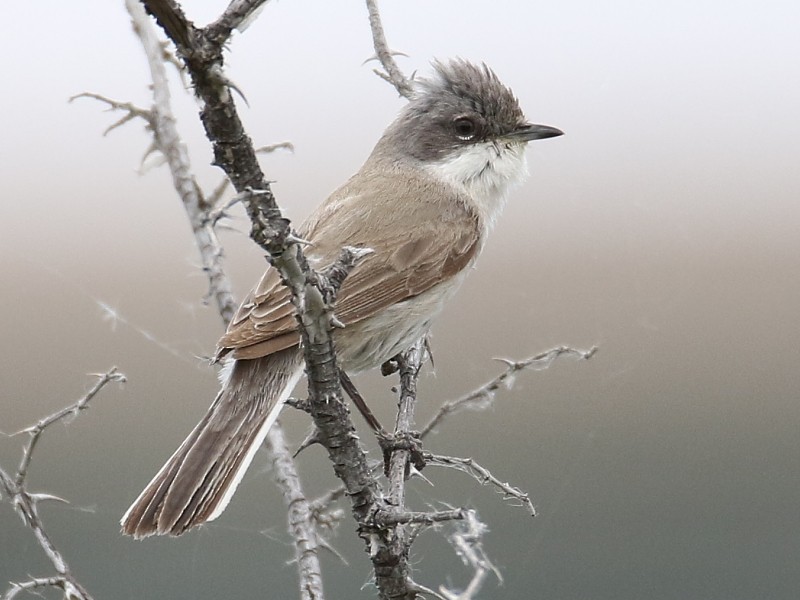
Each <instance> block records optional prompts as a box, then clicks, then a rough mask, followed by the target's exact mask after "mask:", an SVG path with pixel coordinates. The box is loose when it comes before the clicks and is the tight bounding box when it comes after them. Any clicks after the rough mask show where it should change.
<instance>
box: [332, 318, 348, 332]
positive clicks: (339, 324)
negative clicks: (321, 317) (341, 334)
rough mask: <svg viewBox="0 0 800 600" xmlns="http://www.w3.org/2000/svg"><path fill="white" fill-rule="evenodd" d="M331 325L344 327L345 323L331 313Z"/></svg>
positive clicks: (337, 327)
mask: <svg viewBox="0 0 800 600" xmlns="http://www.w3.org/2000/svg"><path fill="white" fill-rule="evenodd" d="M331 327H333V328H334V329H344V328H345V324H344V323H342V322H341V321H340V320H339V319H338V318H337V317H336V315H331Z"/></svg>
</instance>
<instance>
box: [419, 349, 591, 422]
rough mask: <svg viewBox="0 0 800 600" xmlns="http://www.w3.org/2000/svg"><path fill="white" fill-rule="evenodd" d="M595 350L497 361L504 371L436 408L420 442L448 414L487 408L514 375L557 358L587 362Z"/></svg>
mask: <svg viewBox="0 0 800 600" xmlns="http://www.w3.org/2000/svg"><path fill="white" fill-rule="evenodd" d="M597 350H598V347H597V346H592V347H591V348H590V349H589V350H578V349H575V348H570V347H569V346H559V347H557V348H552V349H550V350H547V351H546V352H542V353H540V354H537V355H536V356H532V357H530V358H526V359H524V360H520V361H511V360H508V359H504V358H503V359H498V360H500V361H501V362H503V363H505V365H506V370H505V372H503V373H501V374H500V375H498V376H497V377H495V378H494V379H492V380H491V381H489V382H487V383H485V384H483V385H482V386H480V387H479V388H477V389H476V390H473V391H472V392H470V393H469V394H467V395H466V396H462V397H461V398H456V399H455V400H450V401H449V402H445V403H444V404H442V406H441V407H439V411H438V412H437V413H436V414H435V415H434V417H433V418H432V419H431V420H430V421H429V422H428V424H427V425H425V427H423V428H422V431H420V434H419V437H420V438H424V437H425V436H427V435H428V434H429V433H430V432H431V431H433V430H434V429H435V428H436V427H437V426H438V425H439V424H440V423H441V422H442V421H443V420H444V418H445V417H447V416H448V415H450V414H453V413H456V412H458V411H459V410H462V409H465V408H482V407H483V405H486V404H490V403H491V401H492V400H493V399H494V393H495V392H496V391H497V390H498V389H499V388H500V386H501V385H503V384H505V385H506V386H507V387H509V388H511V387H512V386H513V385H514V375H516V373H517V372H519V371H523V370H525V369H533V370H535V371H543V370H544V369H547V368H549V367H550V365H551V364H552V363H553V361H554V360H556V359H557V358H559V357H560V356H576V357H578V358H579V359H582V360H589V359H590V358H592V357H593V356H594V355H595V354H596V353H597Z"/></svg>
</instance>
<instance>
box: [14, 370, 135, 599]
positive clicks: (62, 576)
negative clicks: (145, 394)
mask: <svg viewBox="0 0 800 600" xmlns="http://www.w3.org/2000/svg"><path fill="white" fill-rule="evenodd" d="M97 377H98V379H97V382H96V383H95V384H94V385H93V386H92V388H91V389H90V390H89V391H88V392H86V394H85V395H84V396H83V397H82V398H80V399H79V400H78V401H76V402H74V403H73V404H70V405H69V406H67V407H65V408H62V409H61V410H59V411H56V412H54V413H53V414H51V415H49V416H47V417H44V418H43V419H40V420H39V421H38V422H37V423H35V424H34V425H31V426H30V427H26V428H25V429H22V430H20V431H18V432H17V433H15V434H14V435H22V434H27V435H29V436H30V438H29V439H28V443H27V444H26V445H25V446H24V448H23V451H22V458H21V459H20V463H19V466H18V467H17V472H16V473H15V474H14V475H13V476H11V475H9V474H8V473H7V472H6V471H5V470H4V469H3V468H2V467H0V489H2V492H3V494H4V495H5V497H6V498H8V500H9V501H10V502H11V504H12V505H13V507H14V510H15V511H16V512H17V514H18V515H19V516H20V518H21V519H22V521H23V522H24V523H25V525H26V526H27V527H28V528H30V529H31V531H33V534H34V536H35V537H36V540H37V541H38V542H39V545H40V546H41V548H42V550H44V553H45V554H46V555H47V558H48V559H49V560H50V562H51V563H52V564H53V567H54V568H55V570H56V573H58V575H57V576H55V577H35V578H31V579H29V580H27V581H23V582H16V583H14V582H12V583H11V586H10V587H9V588H8V590H7V591H6V593H5V594H4V596H3V600H10V599H11V598H13V597H14V596H16V595H17V594H18V593H19V592H21V591H30V590H35V589H39V588H43V587H58V588H61V589H62V590H63V591H64V597H65V598H75V599H77V600H91V599H92V597H91V595H90V594H89V592H87V591H86V589H85V588H84V587H83V586H82V585H81V584H80V582H78V580H77V579H76V578H75V576H74V575H73V574H72V571H71V570H70V567H69V565H68V564H67V561H66V560H65V559H64V556H63V555H62V554H61V552H59V551H58V549H57V548H56V547H55V545H54V544H53V542H52V540H51V539H50V536H49V535H48V534H47V532H46V531H45V529H44V523H43V522H42V518H41V516H40V515H39V503H40V502H42V501H45V500H55V501H60V502H65V500H62V499H61V498H58V497H57V496H53V495H51V494H42V493H31V492H29V491H28V489H27V477H28V470H29V468H30V466H31V460H32V458H33V452H34V450H35V449H36V445H37V443H38V442H39V439H40V438H41V436H42V434H43V433H44V431H45V430H46V429H47V428H48V427H50V426H51V425H53V424H54V423H57V422H59V421H64V420H67V419H69V418H73V417H75V416H77V415H78V414H79V413H80V412H81V411H83V410H86V409H88V408H89V402H91V400H92V398H94V397H95V396H96V395H97V394H98V393H99V392H100V390H102V389H103V388H104V387H105V386H106V385H108V384H109V383H111V382H112V381H116V382H118V383H124V382H125V376H124V375H123V374H122V373H120V372H119V371H118V370H117V368H116V367H112V368H111V369H109V370H108V371H107V372H106V373H103V374H100V375H98V376H97Z"/></svg>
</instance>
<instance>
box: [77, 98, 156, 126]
mask: <svg viewBox="0 0 800 600" xmlns="http://www.w3.org/2000/svg"><path fill="white" fill-rule="evenodd" d="M78 98H92V99H94V100H97V101H99V102H104V103H105V104H108V109H109V110H121V111H123V112H125V113H126V114H125V115H124V116H123V117H122V118H121V119H120V120H119V121H116V122H114V123H112V124H111V125H109V126H108V127H107V128H106V129H105V131H103V135H104V136H105V135H108V134H109V133H111V132H112V131H114V130H115V129H116V128H117V127H121V126H122V125H125V123H127V122H128V121H132V120H133V119H136V118H140V119H144V120H145V122H146V123H147V125H148V126H150V127H152V126H153V112H152V111H150V110H146V109H144V108H140V107H138V106H136V105H134V104H132V103H131V102H119V101H117V100H112V99H111V98H107V97H106V96H102V95H100V94H94V93H92V92H83V93H81V94H75V95H74V96H71V97H70V99H69V101H70V102H74V101H75V100H77V99H78Z"/></svg>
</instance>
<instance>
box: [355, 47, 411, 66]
mask: <svg viewBox="0 0 800 600" xmlns="http://www.w3.org/2000/svg"><path fill="white" fill-rule="evenodd" d="M389 56H404V57H405V58H408V54H406V53H405V52H400V51H399V50H390V51H389ZM374 60H380V59H379V58H378V55H377V54H373V55H372V56H370V57H369V58H368V59H367V60H365V61H364V62H362V63H361V66H362V67H363V66H364V65H365V64H367V63H368V62H372V61H374Z"/></svg>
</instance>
